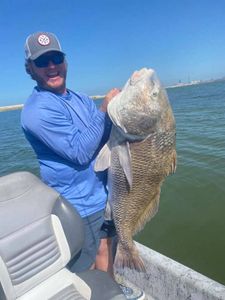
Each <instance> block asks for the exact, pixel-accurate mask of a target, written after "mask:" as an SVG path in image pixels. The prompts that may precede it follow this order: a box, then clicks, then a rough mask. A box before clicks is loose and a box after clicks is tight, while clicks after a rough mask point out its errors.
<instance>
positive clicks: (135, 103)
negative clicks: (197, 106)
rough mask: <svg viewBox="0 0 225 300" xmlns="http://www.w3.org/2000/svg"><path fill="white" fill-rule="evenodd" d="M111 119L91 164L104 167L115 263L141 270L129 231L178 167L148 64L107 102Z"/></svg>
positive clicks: (168, 117)
mask: <svg viewBox="0 0 225 300" xmlns="http://www.w3.org/2000/svg"><path fill="white" fill-rule="evenodd" d="M108 114H109V116H110V118H111V120H112V122H113V126H112V131H111V135H110V138H109V141H108V143H107V144H106V145H105V146H104V147H103V148H102V150H101V152H100V153H99V155H98V157H97V160H96V164H95V170H96V171H100V170H104V169H106V168H108V186H109V202H110V206H111V209H112V215H113V219H114V222H115V226H116V231H117V235H118V245H117V252H116V256H115V261H114V265H115V266H116V267H119V268H124V267H129V268H131V269H136V270H137V271H145V267H144V263H143V261H142V260H141V258H140V257H139V255H138V251H137V249H136V246H135V244H134V242H133V239H132V237H133V235H135V234H136V233H137V232H138V231H140V230H141V229H143V227H144V225H145V224H146V222H147V221H149V220H150V219H151V218H152V217H153V216H154V215H155V214H156V212H157V210H158V205H159V198H160V189H161V185H162V182H163V180H164V179H165V177H166V176H167V175H169V174H170V173H173V172H175V169H176V150H175V135H176V133H175V120H174V116H173V112H172V109H171V106H170V104H169V101H168V98H167V94H166V92H165V90H164V89H163V88H162V86H161V84H160V82H159V80H158V79H157V77H156V75H155V72H154V71H153V70H152V69H146V68H144V69H141V70H140V71H136V72H134V73H133V75H132V76H131V78H130V79H129V80H128V81H127V83H126V84H125V86H124V87H123V89H122V91H121V92H120V93H119V94H118V95H116V96H115V98H114V99H113V100H112V101H111V102H110V103H109V105H108Z"/></svg>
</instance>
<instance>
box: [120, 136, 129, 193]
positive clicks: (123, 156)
mask: <svg viewBox="0 0 225 300" xmlns="http://www.w3.org/2000/svg"><path fill="white" fill-rule="evenodd" d="M118 155H119V161H120V165H121V167H122V169H123V171H124V174H125V176H126V178H127V181H128V184H129V187H130V189H131V188H132V184H133V174H132V165H131V153H130V144H129V142H126V143H123V144H120V145H118Z"/></svg>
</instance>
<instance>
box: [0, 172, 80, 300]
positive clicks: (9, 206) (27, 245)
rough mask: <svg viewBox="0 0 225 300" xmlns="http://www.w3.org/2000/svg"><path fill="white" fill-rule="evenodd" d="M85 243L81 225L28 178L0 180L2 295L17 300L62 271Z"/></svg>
mask: <svg viewBox="0 0 225 300" xmlns="http://www.w3.org/2000/svg"><path fill="white" fill-rule="evenodd" d="M83 239H84V229H83V224H82V220H81V218H80V216H79V214H78V213H77V212H76V211H75V209H74V208H73V207H72V206H71V205H70V204H69V203H68V202H67V201H66V200H65V199H63V198H62V197H61V196H60V194H59V193H57V192H56V191H55V190H54V189H52V188H50V187H48V186H47V185H45V184H44V183H42V182H41V180H40V179H38V178H37V177H36V176H35V175H33V174H31V173H29V172H16V173H13V174H10V175H6V176H3V177H0V282H1V284H0V295H3V294H5V295H7V297H8V299H16V298H17V297H20V296H22V295H23V294H24V293H26V292H27V291H28V290H30V289H32V288H33V287H35V286H37V285H38V284H40V283H41V282H42V281H44V280H45V279H47V278H49V277H50V276H51V275H53V274H54V273H56V272H58V271H59V270H61V269H62V268H64V267H65V266H66V265H67V263H68V262H69V261H70V259H71V258H73V257H74V256H75V255H77V254H78V252H79V251H80V249H81V247H82V244H83Z"/></svg>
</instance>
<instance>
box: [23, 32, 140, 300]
mask: <svg viewBox="0 0 225 300" xmlns="http://www.w3.org/2000/svg"><path fill="white" fill-rule="evenodd" d="M25 59H26V61H25V68H26V72H27V73H28V74H29V75H30V76H31V78H32V79H33V80H35V81H36V83H37V86H36V87H35V88H34V90H33V92H32V94H31V96H30V97H29V98H28V100H27V102H26V103H25V105H24V108H23V111H22V114H21V124H22V128H23V130H24V133H25V135H26V138H27V139H28V141H29V142H30V144H31V146H32V147H33V149H34V151H35V153H36V155H37V158H38V161H39V164H40V175H41V178H42V180H43V181H44V182H45V183H46V184H48V185H49V186H51V187H53V188H54V189H56V190H57V191H58V192H59V193H60V194H61V195H62V196H64V197H65V198H66V199H67V200H68V201H69V202H70V203H71V204H72V205H73V206H74V207H75V208H76V209H77V211H78V212H79V214H80V215H81V217H82V219H83V222H84V225H85V243H84V247H83V249H82V252H81V255H80V257H79V259H78V261H76V263H75V264H74V266H73V267H72V270H73V271H75V272H80V271H83V270H87V269H89V268H97V269H100V270H103V271H109V272H110V273H112V255H111V236H112V235H113V234H114V233H113V230H114V227H113V226H112V224H106V222H104V209H105V204H106V199H107V189H106V181H107V178H106V176H107V174H106V172H97V173H96V172H94V162H95V158H96V156H97V154H98V152H99V150H100V149H101V148H102V146H103V145H104V144H105V143H106V141H107V139H108V137H109V133H110V129H111V121H110V119H109V117H108V115H107V105H108V103H109V102H110V101H111V100H112V98H113V97H114V96H115V95H116V94H118V93H119V90H118V89H112V90H111V91H110V92H109V93H108V94H107V95H106V97H105V99H104V101H103V102H102V105H101V107H100V109H99V110H98V109H97V108H96V105H95V104H94V103H93V101H92V100H91V99H90V98H89V97H88V96H86V95H84V94H81V93H75V92H73V91H71V90H69V89H68V88H67V87H66V75H67V62H66V60H65V53H64V52H63V51H62V49H61V46H60V43H59V41H58V39H57V37H56V36H55V35H54V34H52V33H49V32H37V33H34V34H32V35H30V36H28V38H27V39H26V43H25ZM129 292H130V290H129ZM133 299H136V298H133ZM137 299H139V298H137Z"/></svg>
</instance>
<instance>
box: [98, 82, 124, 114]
mask: <svg viewBox="0 0 225 300" xmlns="http://www.w3.org/2000/svg"><path fill="white" fill-rule="evenodd" d="M119 93H120V90H119V89H117V88H114V89H112V90H110V91H109V92H108V93H107V94H106V96H105V99H104V100H103V102H102V105H101V106H100V110H101V111H103V112H107V106H108V104H109V102H110V101H111V100H112V99H113V97H115V96H116V95H117V94H119Z"/></svg>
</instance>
